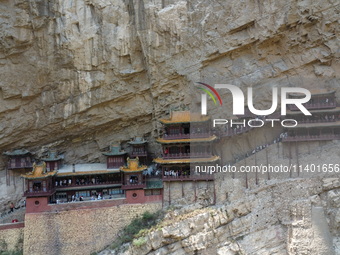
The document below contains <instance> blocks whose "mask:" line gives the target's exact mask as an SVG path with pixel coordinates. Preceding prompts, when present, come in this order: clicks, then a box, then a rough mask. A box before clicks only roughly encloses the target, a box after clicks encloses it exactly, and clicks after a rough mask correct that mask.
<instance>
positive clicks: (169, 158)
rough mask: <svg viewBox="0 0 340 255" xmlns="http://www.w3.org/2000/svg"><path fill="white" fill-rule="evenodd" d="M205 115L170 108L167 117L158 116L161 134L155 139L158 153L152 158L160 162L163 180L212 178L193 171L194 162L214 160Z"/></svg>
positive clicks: (196, 163) (209, 129)
mask: <svg viewBox="0 0 340 255" xmlns="http://www.w3.org/2000/svg"><path fill="white" fill-rule="evenodd" d="M209 119H210V118H209V117H207V116H202V115H200V114H196V113H190V112H189V111H173V112H171V116H170V118H169V119H161V120H160V122H161V123H162V124H163V126H164V132H163V136H162V137H161V138H158V139H157V142H158V143H160V144H161V145H162V155H161V156H160V157H158V158H156V159H155V160H154V162H155V163H157V164H160V166H161V169H162V178H163V181H176V180H195V179H207V180H208V179H213V177H212V176H210V175H202V174H200V173H197V172H195V165H201V166H202V165H207V164H212V163H216V161H217V160H219V157H218V156H214V155H213V149H212V144H213V142H214V141H215V140H216V138H217V137H216V136H215V135H213V134H212V132H211V128H210V122H209Z"/></svg>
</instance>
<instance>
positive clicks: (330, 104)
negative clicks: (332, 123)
mask: <svg viewBox="0 0 340 255" xmlns="http://www.w3.org/2000/svg"><path fill="white" fill-rule="evenodd" d="M303 106H304V107H306V108H307V109H308V110H315V109H329V108H335V107H336V102H328V103H306V104H303ZM288 109H289V110H291V111H297V110H299V108H297V107H296V105H288Z"/></svg>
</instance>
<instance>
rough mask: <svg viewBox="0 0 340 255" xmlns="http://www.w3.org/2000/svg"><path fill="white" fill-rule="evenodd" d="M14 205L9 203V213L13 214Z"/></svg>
mask: <svg viewBox="0 0 340 255" xmlns="http://www.w3.org/2000/svg"><path fill="white" fill-rule="evenodd" d="M14 207H15V206H14V204H13V202H11V204H10V205H9V208H10V210H11V212H13V211H14Z"/></svg>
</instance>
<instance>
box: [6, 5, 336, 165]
mask: <svg viewBox="0 0 340 255" xmlns="http://www.w3.org/2000/svg"><path fill="white" fill-rule="evenodd" d="M0 8H1V10H0V12H1V17H0V28H1V35H0V45H1V47H0V73H1V79H0V100H1V104H0V114H1V124H0V128H1V129H0V130H1V142H0V151H4V150H8V149H13V148H17V147H26V148H28V149H30V150H31V151H33V152H35V153H37V156H39V153H40V152H41V150H40V149H41V148H42V146H53V147H56V148H57V149H59V150H60V151H64V152H65V154H66V155H65V159H66V160H67V161H69V162H75V161H85V162H89V161H99V160H100V150H103V149H105V148H106V147H107V146H108V145H109V143H110V142H112V141H123V142H124V141H127V140H129V139H130V138H131V137H133V136H135V135H146V136H147V137H149V138H150V140H151V146H150V149H151V150H152V151H155V146H154V144H153V138H154V137H156V136H157V135H158V134H157V131H158V128H159V124H158V123H157V121H158V118H159V117H161V116H164V115H165V114H166V113H167V112H168V111H169V109H170V107H175V106H178V105H180V104H182V103H184V104H187V105H188V104H190V102H191V101H192V100H191V99H192V98H193V97H192V95H191V94H190V93H189V90H190V89H189V87H190V86H191V87H192V85H193V83H194V82H196V81H205V82H208V83H211V84H215V83H232V84H235V85H239V86H240V87H241V88H245V87H246V86H253V87H256V88H259V89H260V90H259V91H262V92H261V93H262V94H259V95H258V96H257V97H258V98H261V97H264V98H265V99H266V98H268V95H266V94H267V92H268V91H269V89H270V88H271V86H272V85H274V84H275V85H277V86H282V85H297V86H298V85H301V83H303V82H308V84H303V85H304V86H306V87H313V86H314V87H315V86H321V85H322V86H324V87H326V88H327V87H332V88H337V87H339V83H338V82H337V81H338V78H339V72H338V70H339V61H338V58H339V55H338V54H339V52H338V46H339V45H338V40H337V36H336V35H337V34H338V32H339V23H338V11H339V3H338V1H275V2H271V1H255V2H254V1H245V2H239V1H227V2H226V1H222V2H221V1H203V0H195V1H171V0H154V1H150V0H143V1H133V0H114V1H113V0H76V1H61V0H57V1H41V0H15V1H9V0H2V1H1V7H0ZM305 78H308V80H306V79H305ZM196 94H197V98H198V96H199V93H196ZM194 95H195V93H194ZM258 98H257V99H255V100H257V101H258ZM262 104H263V103H262ZM51 134H52V135H51Z"/></svg>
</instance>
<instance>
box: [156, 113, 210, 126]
mask: <svg viewBox="0 0 340 255" xmlns="http://www.w3.org/2000/svg"><path fill="white" fill-rule="evenodd" d="M209 119H210V117H209V116H203V115H201V114H200V113H191V112H190V111H173V112H171V115H170V118H169V119H160V122H162V123H163V124H171V123H189V122H205V121H208V120H209Z"/></svg>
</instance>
